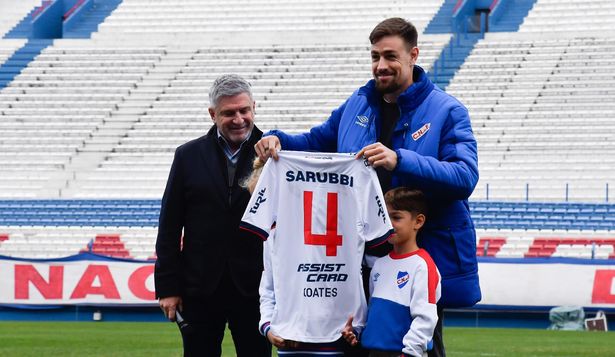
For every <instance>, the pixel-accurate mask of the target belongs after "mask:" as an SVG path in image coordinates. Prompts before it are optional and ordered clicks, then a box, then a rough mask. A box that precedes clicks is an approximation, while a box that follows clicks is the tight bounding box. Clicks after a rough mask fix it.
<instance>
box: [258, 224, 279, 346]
mask: <svg viewBox="0 0 615 357" xmlns="http://www.w3.org/2000/svg"><path fill="white" fill-rule="evenodd" d="M274 231H275V229H273V230H272V231H271V232H270V234H271V237H272V238H273V235H274V234H275V233H274ZM273 239H275V238H273ZM273 239H269V240H268V241H267V242H265V244H264V246H263V273H262V275H261V282H260V285H259V287H258V294H259V295H260V313H261V318H260V322H259V323H258V326H259V331H260V333H261V334H262V335H263V336H265V337H266V336H267V331H269V328H270V324H271V319H272V318H273V312H274V310H275V290H274V285H273V270H272V267H271V259H272V258H271V255H272V254H273V253H272V249H273V247H272V245H273Z"/></svg>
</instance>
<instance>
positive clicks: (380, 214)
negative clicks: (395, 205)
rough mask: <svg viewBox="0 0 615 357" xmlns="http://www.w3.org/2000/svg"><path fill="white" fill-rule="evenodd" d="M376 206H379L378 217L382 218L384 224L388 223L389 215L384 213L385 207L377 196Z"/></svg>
mask: <svg viewBox="0 0 615 357" xmlns="http://www.w3.org/2000/svg"><path fill="white" fill-rule="evenodd" d="M376 204H377V205H378V217H382V223H386V222H387V215H386V214H385V213H384V206H382V201H380V197H378V196H376Z"/></svg>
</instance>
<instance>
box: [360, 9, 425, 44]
mask: <svg viewBox="0 0 615 357" xmlns="http://www.w3.org/2000/svg"><path fill="white" fill-rule="evenodd" d="M386 36H399V37H401V38H402V39H403V40H404V42H405V44H406V47H407V48H408V49H411V48H413V47H416V45H417V41H418V37H419V34H418V32H417V31H416V27H414V25H413V24H411V23H410V22H409V21H406V20H404V19H402V18H401V17H391V18H388V19H386V20H384V21H382V22H381V23H379V24H378V25H376V27H374V29H373V30H372V33H370V34H369V42H370V43H371V44H372V45H373V44H375V43H376V42H378V41H380V40H382V38H383V37H386Z"/></svg>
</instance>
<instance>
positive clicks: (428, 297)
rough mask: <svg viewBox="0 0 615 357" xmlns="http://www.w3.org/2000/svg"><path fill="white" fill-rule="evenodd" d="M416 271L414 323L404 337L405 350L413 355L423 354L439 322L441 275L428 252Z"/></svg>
mask: <svg viewBox="0 0 615 357" xmlns="http://www.w3.org/2000/svg"><path fill="white" fill-rule="evenodd" d="M419 255H421V257H422V258H423V262H422V264H420V265H418V267H417V269H416V271H415V273H414V281H413V282H414V284H413V286H412V294H411V296H410V315H411V317H412V324H411V325H410V330H409V331H408V333H406V335H405V336H404V338H403V343H404V348H403V352H404V353H406V354H409V355H411V356H422V355H423V352H424V351H426V350H427V348H428V346H429V344H430V342H431V341H432V339H433V332H434V329H435V328H436V324H437V323H438V311H437V307H436V302H437V300H438V296H439V293H440V282H439V281H440V276H439V274H438V271H437V268H436V265H435V264H434V262H433V260H432V259H431V258H430V257H428V255H427V254H426V252H421V253H420V254H419Z"/></svg>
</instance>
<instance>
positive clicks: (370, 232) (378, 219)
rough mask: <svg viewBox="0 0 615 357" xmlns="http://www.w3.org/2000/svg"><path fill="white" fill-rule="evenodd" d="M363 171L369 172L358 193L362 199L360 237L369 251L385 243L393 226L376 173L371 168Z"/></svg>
mask: <svg viewBox="0 0 615 357" xmlns="http://www.w3.org/2000/svg"><path fill="white" fill-rule="evenodd" d="M361 165H363V164H361ZM365 169H366V170H369V171H368V172H367V173H366V182H365V184H364V189H363V191H362V192H361V193H360V197H361V198H362V199H361V201H362V202H360V203H361V204H360V207H361V210H362V212H361V217H362V219H363V232H362V236H363V238H364V239H365V241H366V247H367V248H368V249H369V248H373V247H376V246H379V245H381V244H383V243H385V242H386V241H387V238H388V237H389V236H390V235H391V233H393V226H392V225H391V221H390V220H389V215H388V213H387V209H386V205H385V203H384V195H383V194H382V189H381V188H380V183H379V182H378V176H377V175H376V171H375V170H374V169H372V168H371V167H368V168H365Z"/></svg>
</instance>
